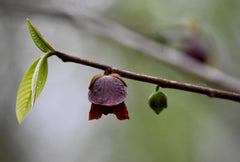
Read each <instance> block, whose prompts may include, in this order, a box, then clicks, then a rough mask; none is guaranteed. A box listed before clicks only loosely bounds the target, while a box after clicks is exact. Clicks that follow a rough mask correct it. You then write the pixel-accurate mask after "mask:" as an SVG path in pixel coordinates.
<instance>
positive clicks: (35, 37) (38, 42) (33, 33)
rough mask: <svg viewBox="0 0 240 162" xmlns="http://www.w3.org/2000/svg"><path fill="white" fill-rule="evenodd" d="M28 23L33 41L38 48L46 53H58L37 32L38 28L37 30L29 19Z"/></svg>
mask: <svg viewBox="0 0 240 162" xmlns="http://www.w3.org/2000/svg"><path fill="white" fill-rule="evenodd" d="M27 23H28V28H29V32H30V34H31V37H32V40H33V42H34V43H35V44H36V46H37V47H38V48H39V49H40V50H41V51H43V52H45V53H46V52H56V51H55V49H54V48H53V47H52V46H50V44H48V42H47V41H46V40H45V39H43V37H42V36H41V34H40V32H39V31H38V30H37V28H35V26H33V24H32V23H31V22H30V20H29V19H27Z"/></svg>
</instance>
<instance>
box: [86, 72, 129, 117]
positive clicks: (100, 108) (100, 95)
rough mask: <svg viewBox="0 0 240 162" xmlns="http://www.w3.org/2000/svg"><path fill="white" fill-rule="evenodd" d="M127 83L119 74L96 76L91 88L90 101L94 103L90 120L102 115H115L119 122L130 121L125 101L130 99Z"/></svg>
mask: <svg viewBox="0 0 240 162" xmlns="http://www.w3.org/2000/svg"><path fill="white" fill-rule="evenodd" d="M126 86H127V85H126V83H125V82H124V81H123V79H122V77H121V76H120V75H118V74H115V73H114V74H110V75H95V76H94V77H93V78H92V81H91V83H90V86H89V93H88V100H89V101H90V102H91V103H92V105H91V110H90V112H89V120H93V119H99V118H101V116H102V114H104V115H107V114H110V113H112V114H115V115H116V117H117V118H118V119H119V120H125V119H129V116H128V111H127V107H126V105H125V103H124V101H125V100H126V99H127V97H128V92H127V88H126Z"/></svg>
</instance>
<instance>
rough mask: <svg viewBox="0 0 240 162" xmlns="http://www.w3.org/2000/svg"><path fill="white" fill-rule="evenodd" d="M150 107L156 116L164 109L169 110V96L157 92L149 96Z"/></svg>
mask: <svg viewBox="0 0 240 162" xmlns="http://www.w3.org/2000/svg"><path fill="white" fill-rule="evenodd" d="M148 103H149V106H150V107H151V108H152V109H153V111H154V112H155V113H156V114H159V113H160V112H161V111H162V110H163V109H164V108H167V96H166V95H165V94H164V93H163V92H160V91H156V92H154V93H152V94H151V95H150V96H149V99H148Z"/></svg>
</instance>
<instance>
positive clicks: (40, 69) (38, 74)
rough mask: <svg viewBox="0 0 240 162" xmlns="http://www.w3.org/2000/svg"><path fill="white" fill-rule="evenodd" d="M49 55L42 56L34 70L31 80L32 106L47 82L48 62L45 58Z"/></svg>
mask: <svg viewBox="0 0 240 162" xmlns="http://www.w3.org/2000/svg"><path fill="white" fill-rule="evenodd" d="M49 55H50V53H47V54H45V55H43V56H42V57H41V58H40V60H39V62H38V64H37V66H36V69H35V72H34V74H33V78H32V104H33V105H34V103H35V101H36V100H37V98H38V97H39V95H40V93H41V92H42V90H43V87H44V85H45V83H46V80H47V75H48V61H47V58H48V57H49Z"/></svg>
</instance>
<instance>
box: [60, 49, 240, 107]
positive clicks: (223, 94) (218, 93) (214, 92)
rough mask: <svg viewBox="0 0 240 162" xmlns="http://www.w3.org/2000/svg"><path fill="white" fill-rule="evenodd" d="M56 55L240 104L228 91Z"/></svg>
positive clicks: (236, 96)
mask: <svg viewBox="0 0 240 162" xmlns="http://www.w3.org/2000/svg"><path fill="white" fill-rule="evenodd" d="M55 55H56V56H57V57H59V58H60V59H61V60H62V61H63V62H74V63H79V64H83V65H87V66H91V67H94V68H98V69H102V70H105V69H107V68H111V71H112V72H113V73H118V74H120V75H121V76H122V77H125V78H129V79H134V80H138V81H142V82H148V83H153V84H157V85H159V86H161V87H163V88H173V89H180V90H184V91H190V92H195V93H200V94H205V95H207V96H209V97H215V98H222V99H228V100H233V101H237V102H240V94H239V93H234V92H228V91H223V90H218V89H213V88H207V87H202V86H197V85H192V84H188V83H180V82H176V81H172V80H167V79H162V78H157V77H153V76H148V75H143V74H137V73H134V72H130V71H126V70H121V69H117V68H114V67H111V66H108V65H104V64H99V63H97V62H92V61H88V60H85V59H81V58H78V57H74V56H70V55H67V54H65V53H62V52H57V53H56V54H55Z"/></svg>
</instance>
